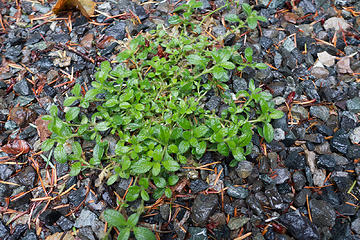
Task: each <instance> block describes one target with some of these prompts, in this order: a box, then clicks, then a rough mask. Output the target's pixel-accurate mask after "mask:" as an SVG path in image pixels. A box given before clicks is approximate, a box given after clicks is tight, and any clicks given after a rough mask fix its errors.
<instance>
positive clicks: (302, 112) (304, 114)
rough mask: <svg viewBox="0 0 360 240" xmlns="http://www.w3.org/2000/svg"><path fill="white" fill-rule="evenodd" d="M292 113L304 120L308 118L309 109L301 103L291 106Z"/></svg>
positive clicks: (298, 118) (296, 117)
mask: <svg viewBox="0 0 360 240" xmlns="http://www.w3.org/2000/svg"><path fill="white" fill-rule="evenodd" d="M291 114H292V115H293V117H294V118H295V119H297V120H300V121H303V120H307V118H308V111H307V110H306V108H304V107H303V106H300V105H295V106H293V107H292V108H291Z"/></svg>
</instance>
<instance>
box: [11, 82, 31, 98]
mask: <svg viewBox="0 0 360 240" xmlns="http://www.w3.org/2000/svg"><path fill="white" fill-rule="evenodd" d="M14 91H15V92H17V93H18V94H20V95H22V96H27V95H30V94H32V92H31V89H30V86H29V83H28V81H26V80H25V79H23V80H21V81H19V82H17V83H16V84H15V85H14Z"/></svg>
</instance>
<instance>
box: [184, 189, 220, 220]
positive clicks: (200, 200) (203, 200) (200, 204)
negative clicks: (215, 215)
mask: <svg viewBox="0 0 360 240" xmlns="http://www.w3.org/2000/svg"><path fill="white" fill-rule="evenodd" d="M217 204H218V197H217V196H216V195H215V194H210V195H203V194H199V195H198V196H197V197H196V198H195V201H194V204H193V206H192V211H191V219H192V221H193V222H194V223H195V224H196V225H198V226H201V225H204V224H205V223H206V221H207V219H208V217H209V216H210V215H211V213H212V211H213V210H214V209H215V207H216V206H217Z"/></svg>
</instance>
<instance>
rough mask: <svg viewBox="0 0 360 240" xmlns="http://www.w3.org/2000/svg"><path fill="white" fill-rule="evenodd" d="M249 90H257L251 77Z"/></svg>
mask: <svg viewBox="0 0 360 240" xmlns="http://www.w3.org/2000/svg"><path fill="white" fill-rule="evenodd" d="M249 90H250V91H251V92H254V90H255V83H254V80H253V79H251V80H250V82H249Z"/></svg>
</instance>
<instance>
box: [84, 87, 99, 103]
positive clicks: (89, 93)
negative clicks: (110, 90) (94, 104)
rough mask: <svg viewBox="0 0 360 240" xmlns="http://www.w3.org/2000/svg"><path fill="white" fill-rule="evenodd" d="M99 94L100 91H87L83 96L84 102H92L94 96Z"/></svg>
mask: <svg viewBox="0 0 360 240" xmlns="http://www.w3.org/2000/svg"><path fill="white" fill-rule="evenodd" d="M99 93H101V90H100V89H96V88H95V89H90V90H89V91H87V92H86V94H85V100H86V101H89V100H94V99H95V97H96V95H98V94H99Z"/></svg>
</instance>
